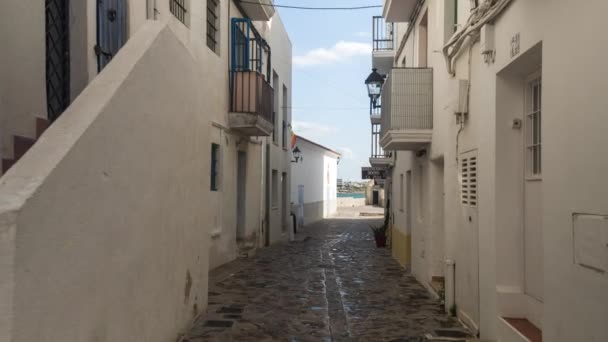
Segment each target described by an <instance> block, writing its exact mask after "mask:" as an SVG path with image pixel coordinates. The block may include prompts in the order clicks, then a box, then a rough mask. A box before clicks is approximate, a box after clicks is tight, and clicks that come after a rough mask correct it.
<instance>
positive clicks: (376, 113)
mask: <svg viewBox="0 0 608 342" xmlns="http://www.w3.org/2000/svg"><path fill="white" fill-rule="evenodd" d="M369 117H370V120H371V122H372V125H374V124H378V125H379V124H380V123H381V118H382V99H381V98H379V99H378V100H377V101H376V103H375V104H374V103H373V101H370V107H369Z"/></svg>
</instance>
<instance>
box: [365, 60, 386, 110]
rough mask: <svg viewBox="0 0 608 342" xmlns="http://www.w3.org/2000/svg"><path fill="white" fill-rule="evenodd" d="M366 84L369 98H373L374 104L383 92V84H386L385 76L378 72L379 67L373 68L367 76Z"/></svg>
mask: <svg viewBox="0 0 608 342" xmlns="http://www.w3.org/2000/svg"><path fill="white" fill-rule="evenodd" d="M365 85H366V86H367V94H368V95H369V98H370V99H372V102H373V103H374V105H375V104H376V101H377V100H378V98H379V97H380V95H381V94H382V86H383V85H384V76H382V75H380V74H379V73H378V69H376V68H373V69H372V73H371V74H369V76H367V79H366V80H365Z"/></svg>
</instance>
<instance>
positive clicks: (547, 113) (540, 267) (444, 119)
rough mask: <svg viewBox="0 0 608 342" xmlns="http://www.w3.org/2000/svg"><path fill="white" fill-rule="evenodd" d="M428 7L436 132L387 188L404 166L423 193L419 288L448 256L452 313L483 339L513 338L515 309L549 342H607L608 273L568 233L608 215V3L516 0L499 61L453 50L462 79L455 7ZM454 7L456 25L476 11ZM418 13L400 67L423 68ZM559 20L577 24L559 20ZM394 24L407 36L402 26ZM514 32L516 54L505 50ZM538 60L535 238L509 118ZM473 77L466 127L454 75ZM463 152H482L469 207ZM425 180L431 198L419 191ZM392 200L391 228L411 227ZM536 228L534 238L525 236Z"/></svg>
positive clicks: (415, 230)
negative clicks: (449, 52) (582, 257)
mask: <svg viewBox="0 0 608 342" xmlns="http://www.w3.org/2000/svg"><path fill="white" fill-rule="evenodd" d="M424 3H425V4H424V6H423V8H422V13H424V12H425V11H428V33H429V36H428V45H427V51H426V52H427V53H426V54H427V56H428V63H427V64H428V65H429V66H430V67H432V68H433V69H434V72H433V74H434V85H433V87H434V89H433V92H434V129H433V138H432V143H431V144H430V145H429V146H427V148H426V150H427V153H426V155H424V156H422V157H414V156H412V155H409V156H408V152H405V151H403V152H402V151H400V152H399V153H398V157H397V161H396V164H395V167H394V168H393V170H392V171H391V178H392V188H393V191H392V194H393V197H396V196H398V193H399V191H400V189H399V185H398V182H397V181H396V180H397V179H398V177H399V175H400V174H403V173H405V172H407V171H408V170H412V173H413V188H414V189H413V190H414V199H417V201H418V202H421V203H415V202H416V200H414V201H413V202H414V203H413V204H414V208H413V217H412V218H411V219H412V224H411V227H410V229H411V233H412V252H411V253H412V255H411V258H412V272H413V273H414V275H415V276H416V277H417V278H418V279H419V280H420V281H421V282H422V283H423V284H425V285H427V284H428V281H429V279H430V277H432V276H442V275H443V272H442V265H441V261H442V259H444V258H449V259H453V260H455V263H456V266H455V267H456V272H455V273H456V304H457V306H458V311H459V316H460V318H461V319H463V320H464V321H465V322H466V323H467V324H469V325H471V326H472V327H473V328H478V329H479V330H480V333H481V337H482V338H487V339H492V340H497V341H509V340H510V338H511V337H512V336H514V335H513V333H512V331H510V330H509V329H510V328H508V327H506V326H505V323H504V321H503V320H502V319H501V317H520V318H526V319H528V320H529V321H530V322H532V323H533V324H535V325H537V326H538V327H539V328H541V329H542V331H543V339H544V340H546V341H604V340H607V339H608V328H607V326H606V324H605V323H603V322H602V320H604V318H605V317H607V316H608V311H607V310H608V309H607V306H606V303H608V297H607V295H606V291H605V289H606V288H607V286H608V277H606V275H605V274H602V273H600V272H598V271H594V270H593V269H590V268H586V267H584V266H581V265H580V264H579V263H577V262H576V259H575V255H577V254H580V252H578V251H577V250H576V248H577V247H576V246H577V245H576V244H575V241H574V237H575V236H576V235H577V234H580V232H579V231H577V229H582V228H577V227H587V226H585V225H584V224H580V225H577V224H575V222H574V217H575V214H576V213H589V214H595V215H606V213H608V203H607V202H606V198H607V197H606V195H605V194H606V192H607V191H608V185H606V182H605V180H604V176H603V175H604V174H605V173H606V171H607V168H608V160H607V159H606V158H604V157H598V156H603V152H602V149H603V147H602V146H605V145H606V143H607V142H606V138H605V134H603V133H602V130H603V128H604V127H606V126H607V125H608V122H607V121H606V116H605V115H603V108H605V107H606V105H607V103H606V97H605V96H603V95H602V89H606V88H607V87H608V85H607V84H606V77H605V73H603V72H602V71H603V70H605V69H606V66H605V63H604V61H605V60H606V57H607V55H608V49H607V48H606V44H603V43H602V39H603V38H601V37H600V38H598V36H597V34H595V32H597V30H598V29H599V27H602V24H601V23H602V22H603V20H602V16H603V13H605V11H606V10H608V7H607V6H608V5H606V3H605V2H601V1H589V2H585V3H584V4H582V3H578V2H569V1H546V0H543V1H524V0H514V1H512V4H511V5H510V6H509V7H507V9H506V10H505V11H504V12H503V13H502V14H501V15H500V16H499V17H498V18H497V19H496V20H495V21H494V35H493V38H494V43H495V49H496V55H495V60H494V61H493V62H490V63H485V62H484V59H483V56H482V55H481V51H480V44H479V42H477V43H475V44H474V45H473V47H472V49H471V52H470V56H471V60H470V61H469V49H464V50H463V52H462V53H461V54H460V55H459V57H458V58H457V59H456V61H455V68H456V75H455V77H451V76H450V75H449V74H448V73H447V70H446V66H445V62H444V60H443V56H442V54H441V53H439V51H441V49H442V47H443V45H444V44H445V43H446V42H447V40H448V39H449V38H450V34H449V31H450V27H449V26H448V25H451V23H450V17H451V16H452V15H453V13H451V12H450V11H449V10H450V9H449V6H448V5H449V2H444V1H432V0H431V1H424ZM458 4H459V9H458V13H459V18H458V23H459V24H462V23H464V22H466V20H467V17H468V15H469V13H470V8H469V2H468V1H459V2H458ZM421 17H422V15H421V16H419V17H418V19H417V21H416V23H414V25H415V27H414V29H413V30H412V32H411V34H410V36H409V38H408V40H407V41H406V44H405V45H404V48H403V50H402V51H401V53H400V54H399V55H397V56H396V58H395V66H402V61H403V60H404V58H405V61H406V65H407V66H408V67H416V66H420V60H419V58H420V56H421V54H420V51H419V48H420V47H419V44H418V40H419V35H420V30H419V27H418V25H419V22H420V19H421ZM564 22H568V23H573V24H568V25H556V23H564ZM598 25H599V26H598ZM398 26H399V27H400V30H399V32H400V34H402V33H403V32H404V30H402V29H401V28H402V27H405V26H406V24H404V23H399V24H398ZM517 34H519V39H520V40H519V52H515V53H514V54H513V55H512V54H511V50H512V40H513V38H514V37H515V36H516V35H517ZM598 39H599V40H598ZM398 46H399V45H398ZM469 64H470V65H471V68H469ZM539 69H540V70H541V76H542V103H543V116H542V143H543V155H542V165H543V175H542V181H539V183H538V185H539V186H540V187H541V190H540V192H539V193H540V199H539V200H538V202H537V204H536V207H532V209H531V208H530V207H528V214H530V211H532V212H533V213H534V212H536V211H537V214H538V215H539V221H538V222H542V223H541V224H540V230H541V232H540V234H536V235H532V236H531V235H529V234H528V235H527V234H526V230H525V228H524V224H523V220H524V217H525V215H526V213H525V210H524V207H523V205H522V201H523V198H524V193H523V183H524V181H525V178H524V169H523V168H524V162H523V160H524V159H523V140H522V135H523V134H524V131H523V130H518V129H513V128H512V126H513V120H514V119H525V117H524V96H523V94H524V82H525V79H526V77H527V76H528V75H530V74H532V73H534V72H535V71H537V70H539ZM468 79H470V81H471V90H470V103H469V114H468V120H467V121H466V123H465V124H464V125H463V126H462V129H461V127H460V125H459V124H457V123H456V118H455V115H454V109H455V106H456V105H457V103H458V95H457V94H458V87H457V82H458V80H468ZM463 153H469V154H468V155H473V154H476V155H477V157H478V189H479V191H478V205H477V206H476V207H474V208H471V207H468V206H464V205H462V204H461V201H460V196H461V193H460V180H461V175H460V171H459V166H460V164H459V163H460V160H461V159H458V158H462V157H463V155H462V154H463ZM471 153H473V154H471ZM420 166H422V173H420V172H419V171H420ZM417 170H418V172H417ZM420 175H422V176H423V177H422V179H423V180H422V188H424V189H425V191H426V194H427V196H423V197H422V198H417V197H416V195H415V192H416V189H418V188H419V187H420V186H421V183H420V177H419V176H420ZM393 203H395V201H393ZM396 203H398V201H396ZM424 206H427V209H426V210H423V212H424V218H423V220H419V217H417V216H416V215H418V214H417V210H416V207H422V208H424ZM393 209H394V211H393V215H394V217H395V226H396V227H397V229H400V230H405V229H407V228H404V225H406V223H407V218H406V217H405V215H403V214H402V213H401V212H400V211H399V210H398V209H396V208H395V207H393ZM427 213H428V215H427ZM605 229H606V228H599V226H598V228H597V230H596V232H595V233H588V234H596V235H597V236H596V238H595V239H593V238H592V237H591V235H589V237H588V238H589V239H590V241H593V240H596V241H598V240H601V239H603V238H602V234H604V235H603V236H606V235H605V234H606V232H605ZM602 232H603V233H602ZM526 236H527V237H526ZM539 236H540V240H538V242H537V243H536V245H535V246H530V245H529V243H530V241H529V240H530V239H531V238H534V239H536V238H538V237H539ZM526 240H528V241H527V242H526ZM526 244H528V247H525V246H526ZM594 248H595V247H594ZM594 253H596V255H598V256H599V258H601V256H600V255H604V256H606V255H607V254H608V250H605V249H604V251H602V250H601V248H599V247H598V248H597V249H596V250H594ZM602 253H603V254H602ZM422 255H424V259H425V260H423V258H422V257H421V256H422ZM526 265H528V266H526ZM526 267H536V271H535V273H528V276H526ZM528 272H530V270H528ZM531 274H533V275H537V276H535V277H531V276H530V275H531ZM539 295H540V296H542V298H538V297H539Z"/></svg>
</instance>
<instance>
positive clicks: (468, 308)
mask: <svg viewBox="0 0 608 342" xmlns="http://www.w3.org/2000/svg"><path fill="white" fill-rule="evenodd" d="M459 162H460V164H459V168H460V170H459V171H460V178H461V184H460V201H461V209H462V220H461V222H462V224H461V229H462V232H461V234H459V238H460V245H462V246H463V248H462V249H461V251H460V254H459V256H458V259H459V260H458V261H457V266H456V267H457V269H456V298H457V300H458V307H459V317H460V316H461V315H462V316H465V317H464V318H465V319H464V321H465V323H466V324H467V325H469V326H470V327H472V328H475V329H473V330H477V329H478V328H479V318H480V315H479V311H480V310H479V304H480V300H479V222H478V204H479V197H478V194H479V189H478V182H477V180H478V175H479V169H478V156H477V150H473V151H469V152H465V153H462V154H461V155H460V158H459ZM458 265H460V266H458Z"/></svg>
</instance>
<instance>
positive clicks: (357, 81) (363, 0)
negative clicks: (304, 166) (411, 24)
mask: <svg viewBox="0 0 608 342" xmlns="http://www.w3.org/2000/svg"><path fill="white" fill-rule="evenodd" d="M275 4H279V5H298V6H313V7H314V6H317V7H319V6H321V7H322V6H326V7H327V6H331V7H335V6H358V5H382V1H381V0H357V1H354V0H332V1H327V0H298V1H294V0H276V1H275ZM381 10H382V9H381V8H373V9H366V10H358V11H302V10H293V9H284V8H280V9H278V11H279V13H280V15H281V18H282V19H283V22H284V23H285V26H286V28H287V32H288V33H289V37H290V39H291V42H292V44H293V56H294V63H293V85H292V87H293V89H292V107H293V108H292V115H293V126H294V131H295V133H296V134H298V135H302V136H303V137H306V138H308V139H311V140H313V141H315V142H317V143H319V144H322V145H324V146H327V147H329V148H332V149H335V150H337V151H339V152H341V153H342V155H343V157H342V161H341V162H340V165H339V166H338V177H339V178H343V179H345V180H358V179H360V178H361V166H369V162H368V160H369V156H370V149H371V136H370V133H371V126H370V120H369V98H368V97H367V91H366V89H365V85H364V84H363V82H364V80H365V77H367V75H368V74H369V73H370V72H371V49H372V46H371V40H372V38H371V30H372V16H374V15H379V14H381ZM304 158H306V156H304Z"/></svg>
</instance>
